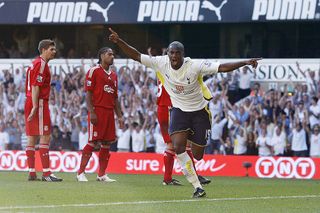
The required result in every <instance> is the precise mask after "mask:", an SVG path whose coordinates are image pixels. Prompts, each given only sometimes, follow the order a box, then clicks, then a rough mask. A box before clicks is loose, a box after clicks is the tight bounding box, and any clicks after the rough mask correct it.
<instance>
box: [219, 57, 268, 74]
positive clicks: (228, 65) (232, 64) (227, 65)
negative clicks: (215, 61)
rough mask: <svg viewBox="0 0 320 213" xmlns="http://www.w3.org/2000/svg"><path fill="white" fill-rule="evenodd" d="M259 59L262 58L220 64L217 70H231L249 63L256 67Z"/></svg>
mask: <svg viewBox="0 0 320 213" xmlns="http://www.w3.org/2000/svg"><path fill="white" fill-rule="evenodd" d="M261 59H262V58H253V59H249V60H244V61H238V62H230V63H224V64H220V66H219V70H218V72H231V71H233V70H235V69H238V68H240V67H243V66H246V65H251V66H252V67H253V68H256V67H257V66H258V61H259V60H261Z"/></svg>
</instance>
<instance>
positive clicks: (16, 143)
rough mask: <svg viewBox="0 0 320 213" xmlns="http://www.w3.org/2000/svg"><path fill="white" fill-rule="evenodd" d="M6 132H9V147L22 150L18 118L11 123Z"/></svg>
mask: <svg viewBox="0 0 320 213" xmlns="http://www.w3.org/2000/svg"><path fill="white" fill-rule="evenodd" d="M6 132H8V133H9V149H10V150H21V132H20V128H19V126H18V122H17V120H13V121H12V122H11V123H9V126H8V128H7V129H6Z"/></svg>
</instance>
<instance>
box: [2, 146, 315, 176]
mask: <svg viewBox="0 0 320 213" xmlns="http://www.w3.org/2000/svg"><path fill="white" fill-rule="evenodd" d="M36 153H37V154H36V155H37V156H36V170H38V171H41V162H40V157H39V153H38V152H36ZM80 159H81V152H53V151H52V152H50V160H51V169H52V171H54V172H76V171H77V169H78V168H79V165H80ZM245 162H248V163H251V165H252V166H251V168H249V169H248V174H249V176H251V177H260V178H296V179H320V158H290V157H258V156H232V155H230V156H222V155H205V156H204V158H203V160H201V161H198V162H196V168H197V170H198V173H199V174H201V175H204V176H239V177H241V176H246V174H247V173H246V172H247V170H246V168H245V167H244V166H243V164H244V163H245ZM98 167H99V160H98V155H97V153H94V154H93V155H92V157H91V159H90V161H89V164H88V166H87V169H86V172H87V173H93V172H96V171H97V169H98ZM0 171H27V157H26V155H25V152H24V151H0ZM107 171H108V173H116V174H162V173H163V171H164V165H163V155H161V154H154V153H112V154H111V159H110V162H109V165H108V169H107ZM173 172H174V174H180V175H181V169H180V166H179V165H178V163H177V161H176V160H175V163H174V169H173Z"/></svg>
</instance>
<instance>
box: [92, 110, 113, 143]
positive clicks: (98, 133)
mask: <svg viewBox="0 0 320 213" xmlns="http://www.w3.org/2000/svg"><path fill="white" fill-rule="evenodd" d="M94 111H95V113H96V115H97V120H98V121H97V123H96V124H95V125H93V124H92V123H91V122H90V113H88V127H89V141H90V142H93V141H105V142H106V141H107V142H115V140H116V127H115V123H114V122H115V121H114V111H113V109H107V108H103V107H95V109H94Z"/></svg>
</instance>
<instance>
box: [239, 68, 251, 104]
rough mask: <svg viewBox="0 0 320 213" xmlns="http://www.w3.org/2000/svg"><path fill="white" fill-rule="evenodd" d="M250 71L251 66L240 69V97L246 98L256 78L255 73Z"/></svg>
mask: <svg viewBox="0 0 320 213" xmlns="http://www.w3.org/2000/svg"><path fill="white" fill-rule="evenodd" d="M249 71H250V70H249V67H248V66H244V67H243V68H242V71H240V73H239V99H242V98H245V97H247V96H248V95H250V91H251V89H250V83H251V81H252V79H253V78H254V75H253V74H252V73H250V72H249ZM254 74H255V72H254Z"/></svg>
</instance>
